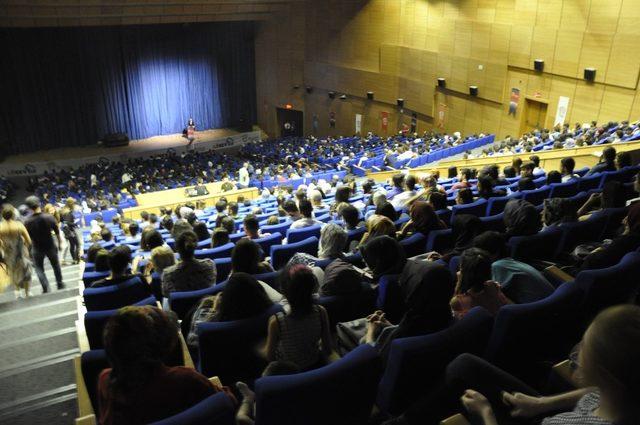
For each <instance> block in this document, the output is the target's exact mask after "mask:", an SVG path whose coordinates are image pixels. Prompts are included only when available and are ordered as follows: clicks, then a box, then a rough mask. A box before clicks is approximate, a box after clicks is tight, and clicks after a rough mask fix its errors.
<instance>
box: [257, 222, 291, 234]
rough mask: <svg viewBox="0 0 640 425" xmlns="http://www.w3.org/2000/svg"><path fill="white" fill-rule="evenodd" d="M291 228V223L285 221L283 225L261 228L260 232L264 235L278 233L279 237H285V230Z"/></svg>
mask: <svg viewBox="0 0 640 425" xmlns="http://www.w3.org/2000/svg"><path fill="white" fill-rule="evenodd" d="M289 227H291V221H289V220H287V221H285V222H284V223H280V224H273V225H271V226H261V227H260V230H262V231H263V232H264V233H280V234H281V235H286V234H287V230H289Z"/></svg>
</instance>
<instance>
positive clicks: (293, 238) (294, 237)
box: [287, 224, 322, 243]
mask: <svg viewBox="0 0 640 425" xmlns="http://www.w3.org/2000/svg"><path fill="white" fill-rule="evenodd" d="M321 228H322V226H321V225H319V224H316V225H314V226H308V227H303V228H301V229H289V230H287V243H295V242H300V241H301V240H304V239H307V238H310V237H312V236H315V237H317V238H318V239H319V238H320V229H321Z"/></svg>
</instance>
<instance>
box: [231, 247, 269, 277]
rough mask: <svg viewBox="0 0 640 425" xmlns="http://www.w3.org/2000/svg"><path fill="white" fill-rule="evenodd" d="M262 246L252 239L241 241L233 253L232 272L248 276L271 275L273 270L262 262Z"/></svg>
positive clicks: (266, 263)
mask: <svg viewBox="0 0 640 425" xmlns="http://www.w3.org/2000/svg"><path fill="white" fill-rule="evenodd" d="M261 258H262V251H261V249H260V245H258V244H257V243H255V242H254V241H252V240H251V239H246V238H243V239H240V240H239V241H238V242H237V243H236V245H235V246H234V247H233V251H231V270H232V271H233V272H242V273H248V274H262V273H270V272H272V271H273V268H272V267H271V266H270V265H269V263H268V262H266V261H261Z"/></svg>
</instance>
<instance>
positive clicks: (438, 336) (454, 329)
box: [376, 307, 493, 416]
mask: <svg viewBox="0 0 640 425" xmlns="http://www.w3.org/2000/svg"><path fill="white" fill-rule="evenodd" d="M492 326H493V317H492V316H491V314H489V312H487V311H486V310H485V309H483V308H482V307H475V308H473V309H471V311H469V312H468V313H467V314H466V315H465V316H464V318H462V320H460V321H459V322H457V323H455V324H453V325H452V326H451V327H449V328H447V329H444V330H442V331H440V332H436V333H433V334H430V335H424V336H415V337H409V338H398V339H396V340H394V341H393V342H392V343H391V349H390V350H389V358H388V360H387V366H386V368H385V371H384V375H383V376H382V380H381V381H380V385H379V386H378V398H377V401H376V405H377V406H378V408H379V409H380V410H381V411H382V412H384V413H387V414H390V415H394V416H396V415H398V414H400V413H402V412H403V411H405V410H406V408H407V407H409V406H410V405H411V404H412V403H413V402H415V401H416V400H417V399H418V398H419V397H420V396H421V395H422V394H425V393H427V392H428V391H429V389H430V388H433V387H435V385H437V383H438V381H439V379H440V377H441V376H442V375H443V373H444V371H445V369H446V367H447V365H448V364H449V362H451V361H452V360H453V359H455V358H456V357H457V356H458V355H460V354H462V353H472V354H476V355H482V354H483V353H484V350H485V349H486V346H487V342H488V340H489V336H490V335H491V328H492Z"/></svg>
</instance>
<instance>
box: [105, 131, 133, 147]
mask: <svg viewBox="0 0 640 425" xmlns="http://www.w3.org/2000/svg"><path fill="white" fill-rule="evenodd" d="M101 142H102V146H104V147H105V148H113V147H116V146H129V136H127V134H126V133H111V134H106V135H105V136H104V137H103V138H102V140H101Z"/></svg>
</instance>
